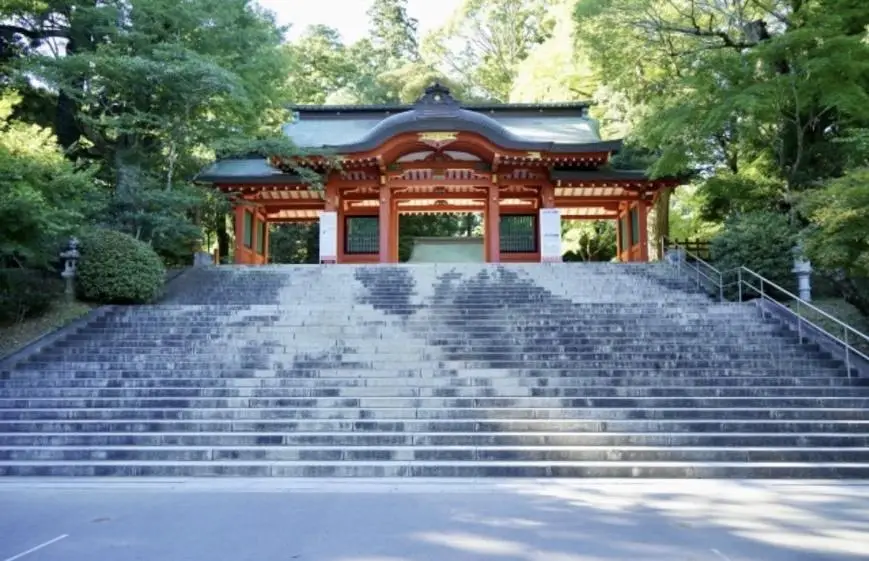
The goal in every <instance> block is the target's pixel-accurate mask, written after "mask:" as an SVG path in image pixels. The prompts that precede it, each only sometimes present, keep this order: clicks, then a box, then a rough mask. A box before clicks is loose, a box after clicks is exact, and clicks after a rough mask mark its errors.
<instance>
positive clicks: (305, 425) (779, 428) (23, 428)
mask: <svg viewBox="0 0 869 561" xmlns="http://www.w3.org/2000/svg"><path fill="white" fill-rule="evenodd" d="M347 431H351V432H354V433H360V432H364V433H391V434H395V433H399V434H400V433H417V432H424V433H431V432H439V433H452V432H461V433H467V432H484V433H488V432H498V433H502V432H503V433H511V432H526V431H528V432H559V433H600V432H617V433H622V432H632V433H639V432H643V433H662V434H672V433H701V432H715V433H718V432H724V433H768V432H780V433H783V434H785V433H811V434H828V433H849V434H850V433H859V434H865V433H869V421H867V420H845V419H833V420H830V419H799V420H785V419H655V420H646V419H607V420H590V419H487V418H478V419H395V418H393V419H295V420H288V419H210V420H207V421H206V420H178V419H172V420H169V419H147V420H142V419H76V420H60V419H56V420H25V419H16V420H0V434H3V433H21V432H26V433H33V432H64V433H94V432H99V433H102V432H116V433H141V432H155V433H165V432H193V433H202V432H230V433H255V434H259V433H274V432H330V433H331V432H347Z"/></svg>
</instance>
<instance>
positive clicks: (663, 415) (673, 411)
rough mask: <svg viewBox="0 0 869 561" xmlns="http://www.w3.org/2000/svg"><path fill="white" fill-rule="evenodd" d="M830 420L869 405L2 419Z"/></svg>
mask: <svg viewBox="0 0 869 561" xmlns="http://www.w3.org/2000/svg"><path fill="white" fill-rule="evenodd" d="M722 418H723V419H727V420H742V419H744V420H751V419H758V420H760V419H774V420H778V421H779V422H781V421H787V420H800V421H802V420H828V421H851V420H854V421H869V409H865V408H863V407H851V408H849V407H825V408H816V407H787V406H781V407H762V406H758V407H752V406H750V405H744V406H741V407H632V408H624V407H609V408H605V407H595V408H581V409H566V408H562V407H547V408H544V407H535V408H523V407H512V408H495V407H488V408H485V407H450V408H443V407H432V408H425V407H404V408H402V407H367V408H355V407H319V408H313V407H311V408H284V407H279V408H268V407H261V408H247V407H245V408H232V407H218V408H205V407H203V408H198V409H190V408H185V407H164V408H153V409H146V408H117V407H106V408H84V407H82V408H47V409H39V408H36V407H30V408H27V409H0V420H5V421H15V420H19V421H26V420H34V421H36V420H45V421H55V420H69V421H76V420H125V419H129V420H133V419H135V420H140V419H141V420H160V419H176V420H202V421H209V420H216V419H227V420H281V419H285V420H291V419H298V420H321V419H332V420H334V419H347V420H360V419H364V420H368V419H381V420H385V419H398V420H402V419H406V420H414V419H415V420H425V419H443V420H481V421H482V420H494V419H499V420H500V419H503V420H509V419H514V420H522V419H540V420H568V419H573V420H597V421H609V420H620V419H621V420H624V419H632V420H695V419H709V420H715V419H722Z"/></svg>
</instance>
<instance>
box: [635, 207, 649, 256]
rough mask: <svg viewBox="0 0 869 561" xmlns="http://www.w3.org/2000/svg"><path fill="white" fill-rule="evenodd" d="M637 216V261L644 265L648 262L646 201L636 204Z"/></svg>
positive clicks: (647, 210)
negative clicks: (638, 224) (638, 234)
mask: <svg viewBox="0 0 869 561" xmlns="http://www.w3.org/2000/svg"><path fill="white" fill-rule="evenodd" d="M637 214H639V221H638V222H639V223H640V236H639V240H640V247H639V252H638V253H639V254H638V260H639V261H642V262H644V263H645V262H647V261H648V260H649V204H648V203H647V202H646V201H640V202H638V203H637Z"/></svg>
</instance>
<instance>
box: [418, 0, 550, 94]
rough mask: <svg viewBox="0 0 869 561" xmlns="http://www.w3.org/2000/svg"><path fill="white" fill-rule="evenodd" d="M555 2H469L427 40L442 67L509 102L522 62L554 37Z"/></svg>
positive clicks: (425, 44) (468, 84) (428, 49)
mask: <svg viewBox="0 0 869 561" xmlns="http://www.w3.org/2000/svg"><path fill="white" fill-rule="evenodd" d="M553 5H555V0H465V2H464V3H463V4H462V5H461V6H460V8H459V9H458V10H457V11H456V13H455V14H453V16H452V17H451V19H450V20H449V21H448V22H447V24H446V25H445V26H444V27H442V28H441V29H439V30H437V31H435V32H433V33H432V34H430V35H429V36H427V37H426V38H425V40H424V41H423V47H424V49H423V50H424V52H425V54H426V56H427V58H429V59H430V60H433V61H437V64H438V65H439V68H441V69H442V70H443V71H446V72H447V73H448V74H450V75H455V76H457V77H459V78H460V79H461V80H462V81H463V82H464V84H465V86H466V87H467V89H468V90H469V91H472V92H475V93H476V94H477V95H479V96H481V97H486V98H490V99H493V100H498V101H508V100H509V99H510V91H511V89H512V87H513V80H514V79H515V77H516V74H517V71H518V66H519V64H520V63H521V62H522V61H523V60H524V59H525V58H526V57H527V56H528V53H529V52H530V51H531V49H532V48H533V47H534V46H535V45H538V44H540V43H542V42H544V41H545V40H546V39H547V38H548V37H549V36H550V35H551V33H552V28H553V26H554V23H555V22H554V19H553V18H552V17H550V16H549V12H550V9H551V8H552V6H553Z"/></svg>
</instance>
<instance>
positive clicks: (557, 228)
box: [539, 208, 561, 263]
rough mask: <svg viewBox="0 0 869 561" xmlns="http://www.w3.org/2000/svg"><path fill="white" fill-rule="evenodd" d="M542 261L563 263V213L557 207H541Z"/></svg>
mask: <svg viewBox="0 0 869 561" xmlns="http://www.w3.org/2000/svg"><path fill="white" fill-rule="evenodd" d="M539 222H540V262H541V263H561V213H560V212H559V210H558V209H557V208H541V209H540V220H539Z"/></svg>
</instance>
